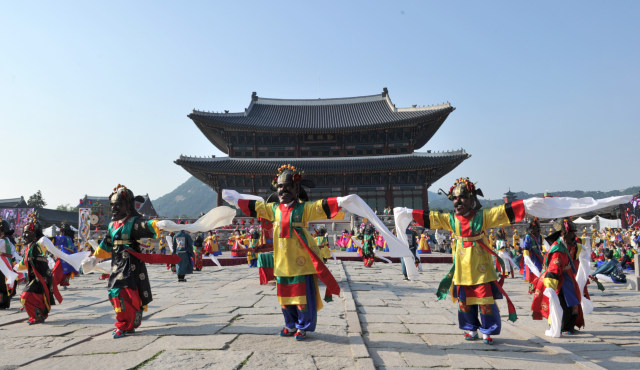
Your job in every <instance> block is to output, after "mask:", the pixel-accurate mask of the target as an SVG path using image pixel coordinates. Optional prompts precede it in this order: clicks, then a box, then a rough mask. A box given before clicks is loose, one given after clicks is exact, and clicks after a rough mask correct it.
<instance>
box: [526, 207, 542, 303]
mask: <svg viewBox="0 0 640 370" xmlns="http://www.w3.org/2000/svg"><path fill="white" fill-rule="evenodd" d="M542 249H543V248H542V236H540V221H539V220H538V218H537V217H534V218H533V220H532V221H531V222H529V225H528V226H527V234H526V235H525V236H524V240H523V242H522V264H523V267H524V268H523V272H524V274H523V278H524V279H525V280H526V281H528V282H529V294H531V293H533V291H534V290H535V286H534V285H533V282H534V281H535V280H536V279H537V278H538V276H539V275H540V271H541V270H542V262H543V261H544V257H542Z"/></svg>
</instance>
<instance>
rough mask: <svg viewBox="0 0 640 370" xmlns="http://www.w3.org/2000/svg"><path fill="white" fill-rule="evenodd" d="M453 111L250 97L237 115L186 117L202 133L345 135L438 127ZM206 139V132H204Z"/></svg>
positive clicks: (378, 102)
mask: <svg viewBox="0 0 640 370" xmlns="http://www.w3.org/2000/svg"><path fill="white" fill-rule="evenodd" d="M454 109H455V108H454V107H452V106H451V104H449V103H444V104H440V105H434V106H428V107H412V108H396V107H395V106H394V105H393V104H392V103H391V100H390V99H389V95H388V93H387V91H386V89H385V91H384V92H383V93H382V94H378V95H370V96H362V97H354V98H340V99H269V98H259V97H258V96H256V95H255V93H254V96H253V97H252V101H251V104H250V105H249V107H248V108H247V109H246V110H245V112H241V113H212V112H204V111H198V110H194V111H193V113H191V114H189V118H191V119H192V120H193V121H194V122H195V123H196V125H198V127H199V128H200V130H202V131H203V132H205V131H206V130H207V129H209V128H230V129H237V130H256V131H283V132H347V131H354V130H362V129H381V128H388V127H397V126H412V125H417V124H425V123H431V122H434V123H440V124H441V123H442V122H443V121H444V119H445V118H446V117H447V116H448V114H449V113H451V112H452V111H453V110H454ZM205 135H206V132H205Z"/></svg>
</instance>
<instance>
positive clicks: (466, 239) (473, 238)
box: [453, 231, 484, 242]
mask: <svg viewBox="0 0 640 370" xmlns="http://www.w3.org/2000/svg"><path fill="white" fill-rule="evenodd" d="M453 237H454V238H455V239H457V240H462V241H463V242H475V241H476V240H480V239H482V238H484V231H483V232H481V233H480V234H478V235H473V236H461V235H453Z"/></svg>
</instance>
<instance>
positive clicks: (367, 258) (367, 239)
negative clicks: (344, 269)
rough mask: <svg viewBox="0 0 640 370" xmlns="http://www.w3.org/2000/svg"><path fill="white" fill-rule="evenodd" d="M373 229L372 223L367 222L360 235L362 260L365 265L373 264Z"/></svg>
mask: <svg viewBox="0 0 640 370" xmlns="http://www.w3.org/2000/svg"><path fill="white" fill-rule="evenodd" d="M374 231H375V229H374V227H373V225H370V224H369V225H367V226H365V228H364V233H363V235H362V239H363V240H362V260H363V262H364V266H365V267H371V266H373V262H374V260H375V255H374V254H373V253H374V252H373V248H374V244H375V239H374Z"/></svg>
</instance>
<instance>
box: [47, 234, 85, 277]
mask: <svg viewBox="0 0 640 370" xmlns="http://www.w3.org/2000/svg"><path fill="white" fill-rule="evenodd" d="M38 243H40V245H42V246H44V247H45V248H47V251H49V253H51V254H52V255H53V256H54V257H57V258H60V259H61V260H63V261H65V262H66V263H68V264H70V265H71V266H72V267H73V268H74V269H75V270H76V271H79V270H80V266H82V261H83V260H84V259H85V258H86V257H88V256H89V254H90V253H89V252H88V251H83V252H78V253H73V254H66V253H64V252H63V251H61V250H60V249H58V247H56V246H55V245H54V244H53V243H52V242H51V240H49V238H47V237H46V236H43V237H42V238H40V240H38Z"/></svg>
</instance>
